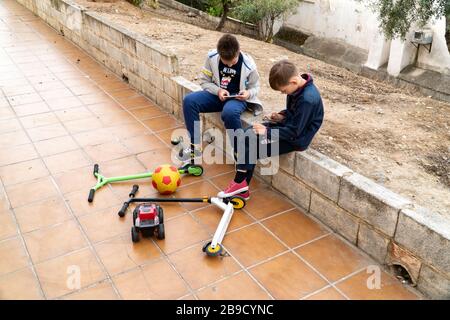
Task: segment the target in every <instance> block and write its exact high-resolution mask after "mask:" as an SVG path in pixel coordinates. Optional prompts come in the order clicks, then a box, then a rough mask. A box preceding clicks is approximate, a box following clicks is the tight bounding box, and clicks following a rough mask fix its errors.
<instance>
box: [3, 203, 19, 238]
mask: <svg viewBox="0 0 450 320" xmlns="http://www.w3.org/2000/svg"><path fill="white" fill-rule="evenodd" d="M16 234H17V225H16V222H15V221H14V217H13V214H12V212H11V211H9V210H5V211H3V210H0V241H1V240H4V239H6V238H10V237H13V236H15V235H16Z"/></svg>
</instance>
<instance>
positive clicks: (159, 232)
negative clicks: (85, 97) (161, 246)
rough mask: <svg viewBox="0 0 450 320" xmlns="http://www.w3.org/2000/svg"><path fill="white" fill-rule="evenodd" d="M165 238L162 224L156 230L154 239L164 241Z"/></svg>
mask: <svg viewBox="0 0 450 320" xmlns="http://www.w3.org/2000/svg"><path fill="white" fill-rule="evenodd" d="M165 237H166V233H165V231H164V224H159V225H158V228H157V229H156V239H158V240H164V238H165Z"/></svg>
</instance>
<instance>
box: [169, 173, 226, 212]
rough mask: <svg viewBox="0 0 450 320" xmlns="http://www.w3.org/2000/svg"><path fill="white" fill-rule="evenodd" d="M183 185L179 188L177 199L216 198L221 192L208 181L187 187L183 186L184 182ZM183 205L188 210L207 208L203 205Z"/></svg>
mask: <svg viewBox="0 0 450 320" xmlns="http://www.w3.org/2000/svg"><path fill="white" fill-rule="evenodd" d="M181 183H182V184H181V187H179V188H178V190H177V192H176V193H175V195H174V196H176V197H177V198H201V197H203V196H209V197H215V196H216V195H217V193H218V192H219V190H218V189H217V188H216V187H214V186H213V185H212V184H211V183H210V182H208V181H206V180H201V181H199V182H195V183H192V184H190V185H187V186H183V182H181ZM182 205H183V207H185V208H187V209H188V210H194V209H199V208H202V207H204V206H205V205H204V204H203V203H188V202H183V203H182Z"/></svg>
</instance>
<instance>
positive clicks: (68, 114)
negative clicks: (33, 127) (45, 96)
mask: <svg viewBox="0 0 450 320" xmlns="http://www.w3.org/2000/svg"><path fill="white" fill-rule="evenodd" d="M55 114H56V116H57V117H58V118H59V120H61V121H63V122H67V121H73V120H80V119H86V118H90V117H92V112H91V110H89V109H88V108H86V107H83V106H82V107H75V108H71V109H64V110H58V111H56V112H55Z"/></svg>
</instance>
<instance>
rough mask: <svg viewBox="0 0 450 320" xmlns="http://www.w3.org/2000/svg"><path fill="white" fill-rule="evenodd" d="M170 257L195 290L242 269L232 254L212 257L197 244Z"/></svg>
mask: <svg viewBox="0 0 450 320" xmlns="http://www.w3.org/2000/svg"><path fill="white" fill-rule="evenodd" d="M169 259H170V260H171V261H172V262H173V264H174V265H175V268H176V269H177V270H178V272H179V273H180V274H181V276H182V277H183V279H184V280H186V282H187V283H188V284H189V286H190V287H191V288H192V289H194V290H196V289H199V288H201V287H204V286H206V285H208V284H210V283H212V282H215V281H217V280H220V279H222V278H223V277H226V276H227V275H230V274H232V273H234V272H237V271H238V270H240V269H241V268H240V267H239V265H238V264H237V263H236V262H235V261H234V259H233V258H231V257H230V256H228V257H220V258H211V257H208V256H207V255H205V253H204V252H202V250H200V249H199V248H198V247H197V246H195V247H192V248H189V249H186V250H182V251H179V252H177V253H174V254H172V255H170V256H169Z"/></svg>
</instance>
